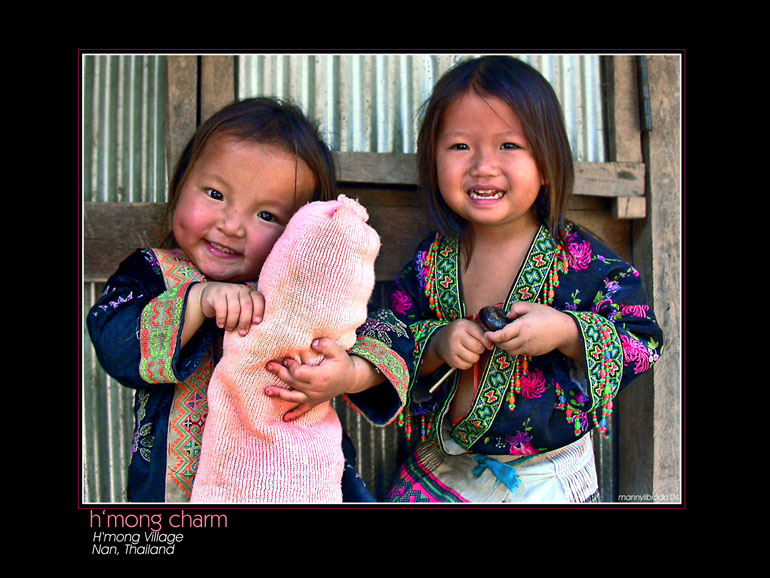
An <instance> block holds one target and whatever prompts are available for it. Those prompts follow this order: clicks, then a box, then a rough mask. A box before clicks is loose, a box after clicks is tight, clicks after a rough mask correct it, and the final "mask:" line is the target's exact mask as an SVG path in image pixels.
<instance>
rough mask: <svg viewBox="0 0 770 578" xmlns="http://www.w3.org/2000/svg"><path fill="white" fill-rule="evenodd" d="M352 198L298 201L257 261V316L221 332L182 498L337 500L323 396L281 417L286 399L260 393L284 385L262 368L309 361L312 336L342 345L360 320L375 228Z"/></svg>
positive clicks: (370, 282) (370, 279)
mask: <svg viewBox="0 0 770 578" xmlns="http://www.w3.org/2000/svg"><path fill="white" fill-rule="evenodd" d="M367 220H368V215H367V213H366V210H365V209H364V207H362V206H361V205H360V204H358V203H357V202H356V201H354V200H352V199H349V198H347V197H345V196H344V195H340V196H339V197H338V198H337V200H336V201H327V202H321V201H318V202H314V203H309V204H307V205H305V206H303V207H302V208H301V209H300V210H299V211H297V213H295V215H294V217H292V219H291V221H290V222H289V224H288V225H287V227H286V230H285V231H284V232H283V234H282V235H281V237H280V238H279V239H278V241H277V242H276V244H275V246H274V247H273V249H272V251H271V252H270V255H269V256H268V257H267V259H266V261H265V264H264V265H263V267H262V272H261V274H260V277H259V290H260V291H261V292H262V294H263V295H264V297H265V311H264V316H263V321H262V322H261V323H260V324H259V325H254V326H252V327H251V329H250V330H249V332H248V334H247V335H245V336H240V335H238V333H237V332H229V333H227V334H226V335H225V339H224V348H223V355H222V359H221V360H220V362H219V363H218V364H217V366H216V368H215V370H214V373H213V375H212V378H211V382H210V384H209V387H208V404H209V411H208V416H207V418H206V427H205V429H204V433H203V440H202V443H201V446H202V450H201V456H200V463H199V466H198V473H197V475H196V478H195V483H194V486H193V491H192V498H191V501H193V502H200V503H221V502H262V503H264V502H272V503H275V502H279V503H289V502H303V503H309V502H322V503H329V502H340V501H342V491H341V480H342V470H343V466H344V459H343V456H342V449H341V447H342V446H341V443H342V428H341V426H340V422H339V419H338V417H337V414H336V413H335V411H334V408H333V407H332V406H331V403H330V402H326V403H323V404H320V405H318V406H316V407H315V408H313V409H312V410H311V411H309V412H308V413H306V414H305V415H303V416H302V417H300V418H298V419H296V420H294V421H289V422H285V421H283V419H282V416H283V415H284V414H285V413H286V412H287V411H288V410H290V409H291V408H292V406H293V404H290V403H287V402H285V401H281V400H280V399H277V398H273V397H267V396H266V395H265V393H264V391H265V388H266V387H267V386H268V385H277V386H279V387H286V384H284V383H283V382H282V381H281V380H280V379H278V378H277V377H276V376H275V375H273V374H272V373H271V372H269V371H268V370H267V369H265V366H266V365H267V363H268V362H270V361H271V360H276V361H279V362H280V360H282V359H284V358H287V357H292V358H294V359H297V360H299V361H301V362H302V363H304V364H310V365H317V364H319V363H320V362H321V361H322V356H321V355H320V354H318V353H316V352H314V351H312V350H311V348H310V345H311V343H312V341H313V340H314V339H316V338H320V337H329V338H332V339H336V340H337V343H339V344H340V345H342V346H343V347H344V348H345V349H348V348H350V347H351V346H352V345H353V344H354V343H355V339H356V335H355V330H356V328H358V327H359V326H360V325H362V324H363V323H364V321H365V320H366V317H367V302H368V300H369V297H370V296H371V292H372V289H373V287H374V261H375V259H376V257H377V254H378V252H379V249H380V239H379V237H378V236H377V233H376V232H375V231H374V229H372V228H371V227H370V226H369V225H367V224H366V221H367Z"/></svg>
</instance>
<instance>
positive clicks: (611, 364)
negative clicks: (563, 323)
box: [564, 311, 623, 411]
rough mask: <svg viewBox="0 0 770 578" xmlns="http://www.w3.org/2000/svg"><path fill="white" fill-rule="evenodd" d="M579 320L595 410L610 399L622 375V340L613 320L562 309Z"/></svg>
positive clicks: (615, 391)
mask: <svg viewBox="0 0 770 578" xmlns="http://www.w3.org/2000/svg"><path fill="white" fill-rule="evenodd" d="M564 313H567V314H569V315H571V316H572V317H573V318H574V319H575V320H577V322H578V328H579V329H580V333H581V335H582V338H583V353H584V359H585V367H586V377H587V378H588V384H589V390H590V392H591V409H589V410H588V411H593V410H597V409H599V408H600V407H602V406H603V405H604V404H605V403H606V402H607V401H609V400H612V399H613V398H614V397H615V395H617V393H618V390H619V389H620V381H621V380H622V379H623V344H622V342H621V341H620V336H619V335H618V332H617V329H616V328H615V324H614V323H612V321H610V320H609V319H606V318H604V317H602V316H601V315H599V314H597V313H590V312H588V311H565V312H564Z"/></svg>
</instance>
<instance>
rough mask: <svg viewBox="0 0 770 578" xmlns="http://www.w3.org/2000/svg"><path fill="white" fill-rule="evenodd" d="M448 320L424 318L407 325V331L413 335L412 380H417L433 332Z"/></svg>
mask: <svg viewBox="0 0 770 578" xmlns="http://www.w3.org/2000/svg"><path fill="white" fill-rule="evenodd" d="M448 324H449V322H448V321H444V320H437V319H425V320H422V321H418V322H416V323H412V324H411V325H409V331H411V332H412V336H413V337H414V367H412V382H413V383H414V382H416V381H417V376H418V375H419V373H420V366H421V365H422V357H423V355H425V350H426V349H427V347H428V343H430V340H431V337H432V336H433V334H434V333H435V332H436V331H437V330H439V329H441V328H442V327H445V326H446V325H448Z"/></svg>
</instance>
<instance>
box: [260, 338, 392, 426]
mask: <svg viewBox="0 0 770 578" xmlns="http://www.w3.org/2000/svg"><path fill="white" fill-rule="evenodd" d="M312 348H313V350H314V351H317V352H318V353H321V354H323V355H324V359H323V361H322V362H321V363H320V364H319V365H302V364H301V363H300V362H298V361H296V360H294V359H286V360H284V362H283V364H281V363H278V362H277V361H271V362H269V363H268V364H267V366H266V369H267V370H268V371H270V372H272V373H273V374H274V375H276V376H277V377H279V378H280V379H281V380H282V381H284V382H285V383H286V384H287V385H288V386H289V387H290V388H291V389H283V388H281V387H274V386H268V387H266V388H265V395H267V396H269V397H277V398H280V399H282V400H283V401H288V402H290V403H296V404H297V407H295V408H294V409H292V410H291V411H289V412H287V413H286V414H285V415H284V417H283V419H284V421H291V420H293V419H297V418H298V417H300V416H302V415H304V414H305V413H307V412H308V411H310V410H311V409H313V408H314V407H315V406H316V405H318V404H320V403H323V402H326V401H329V400H331V399H333V398H335V397H337V396H338V395H341V394H343V393H355V392H358V391H363V390H365V389H368V388H369V387H372V386H373V385H375V384H376V383H378V382H380V381H382V377H381V376H379V374H377V372H376V371H375V369H374V366H373V365H372V364H370V363H369V362H368V361H366V360H365V359H363V358H361V357H358V356H356V355H348V354H347V351H345V349H344V348H342V347H341V346H340V345H338V344H337V343H336V342H334V341H333V340H331V339H327V338H323V339H316V340H315V341H314V342H313V344H312Z"/></svg>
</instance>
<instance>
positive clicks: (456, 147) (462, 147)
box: [449, 142, 468, 151]
mask: <svg viewBox="0 0 770 578" xmlns="http://www.w3.org/2000/svg"><path fill="white" fill-rule="evenodd" d="M449 148H450V149H454V150H458V151H467V150H468V145H467V144H465V143H461V142H459V143H456V144H453V145H452V146H450V147H449Z"/></svg>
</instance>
